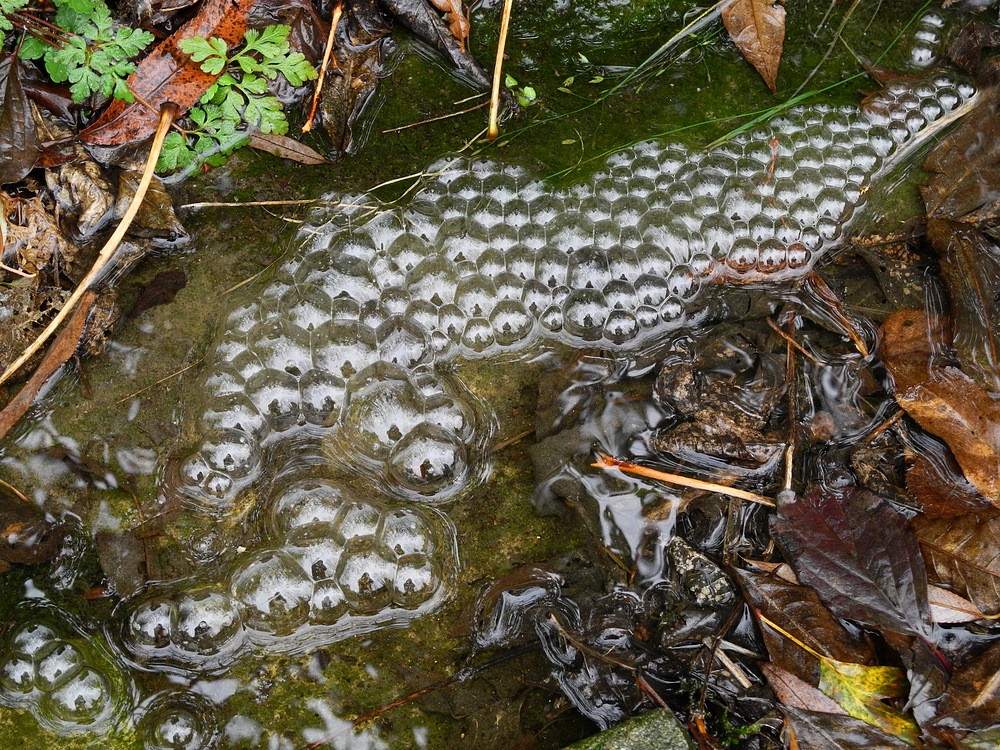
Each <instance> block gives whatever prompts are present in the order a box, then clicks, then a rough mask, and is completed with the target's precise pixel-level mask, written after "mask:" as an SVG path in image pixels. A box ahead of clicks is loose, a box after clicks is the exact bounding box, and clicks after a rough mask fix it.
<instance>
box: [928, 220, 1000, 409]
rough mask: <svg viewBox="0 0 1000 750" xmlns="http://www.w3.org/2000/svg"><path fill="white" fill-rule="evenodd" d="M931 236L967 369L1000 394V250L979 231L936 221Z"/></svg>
mask: <svg viewBox="0 0 1000 750" xmlns="http://www.w3.org/2000/svg"><path fill="white" fill-rule="evenodd" d="M927 236H928V237H929V238H930V240H931V243H932V244H933V245H934V247H935V249H936V250H937V251H938V253H939V255H940V257H941V275H942V276H943V277H944V281H945V284H946V285H947V287H948V299H949V300H950V301H951V316H952V319H953V326H954V329H955V334H954V345H955V349H956V350H957V351H958V357H959V360H960V361H961V363H962V369H963V370H964V371H965V372H966V373H968V374H969V375H970V376H972V377H973V378H975V379H976V381H977V382H978V383H979V385H981V386H982V387H984V388H986V389H987V390H989V391H993V392H1000V245H998V244H997V242H996V241H995V240H993V239H991V238H990V237H988V236H987V235H986V234H985V233H984V232H982V231H980V230H979V229H977V228H975V227H972V226H969V225H968V224H963V223H960V222H953V221H944V220H941V219H930V220H929V221H928V222H927Z"/></svg>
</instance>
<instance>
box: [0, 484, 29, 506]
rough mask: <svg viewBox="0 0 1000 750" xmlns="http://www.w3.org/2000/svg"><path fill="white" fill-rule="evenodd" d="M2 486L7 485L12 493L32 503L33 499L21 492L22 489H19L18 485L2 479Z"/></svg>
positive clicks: (19, 498)
mask: <svg viewBox="0 0 1000 750" xmlns="http://www.w3.org/2000/svg"><path fill="white" fill-rule="evenodd" d="M0 487H6V488H7V489H8V490H9V491H10V492H11V493H13V495H14V496H15V497H16V498H17V499H18V500H23V501H24V502H26V503H28V504H29V505H31V501H30V500H29V499H28V498H27V497H26V496H25V494H24V493H23V492H21V490H19V489H18V488H17V487H15V486H14V485H12V484H11V483H10V482H5V481H4V480H2V479H0Z"/></svg>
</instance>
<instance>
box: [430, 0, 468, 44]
mask: <svg viewBox="0 0 1000 750" xmlns="http://www.w3.org/2000/svg"><path fill="white" fill-rule="evenodd" d="M430 3H431V5H433V6H434V7H435V8H437V9H438V10H439V11H441V12H442V13H444V20H445V21H447V23H448V30H449V31H450V32H451V33H452V36H454V37H455V38H456V39H457V40H458V44H459V46H460V47H461V48H462V50H463V51H464V50H465V45H466V43H467V42H468V41H469V31H470V26H469V19H468V18H467V17H466V15H465V8H464V7H462V0H430Z"/></svg>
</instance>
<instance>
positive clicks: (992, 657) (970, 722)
mask: <svg viewBox="0 0 1000 750" xmlns="http://www.w3.org/2000/svg"><path fill="white" fill-rule="evenodd" d="M998 719H1000V643H994V644H993V645H992V646H990V647H989V648H988V649H986V651H984V652H983V653H982V654H980V655H979V656H978V657H977V658H976V659H974V660H973V661H972V662H971V663H969V664H968V665H966V666H965V667H963V668H962V669H959V670H958V671H956V672H955V674H954V675H952V678H951V681H950V682H949V683H948V687H947V689H946V690H945V692H944V695H943V696H942V697H941V702H940V703H939V705H938V715H937V719H936V720H935V724H937V725H938V726H944V727H950V728H955V729H963V730H966V731H968V730H973V729H986V728H988V727H990V726H992V725H994V724H996V723H997V721H998Z"/></svg>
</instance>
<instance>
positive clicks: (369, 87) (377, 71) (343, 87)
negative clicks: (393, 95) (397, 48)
mask: <svg viewBox="0 0 1000 750" xmlns="http://www.w3.org/2000/svg"><path fill="white" fill-rule="evenodd" d="M390 30H391V29H390V27H389V25H388V24H387V23H386V21H385V19H384V17H383V16H382V13H381V12H380V11H379V10H378V8H377V7H376V4H375V2H374V0H356V2H352V3H349V4H348V5H347V7H346V8H345V12H344V15H343V16H342V17H341V19H340V23H339V24H338V25H337V34H336V43H335V45H334V50H333V60H334V62H335V63H336V69H335V70H333V71H332V72H331V73H330V74H329V75H328V76H327V79H326V82H325V85H324V87H323V93H322V95H321V96H320V100H319V113H320V125H321V126H322V128H323V132H324V133H326V136H327V138H328V141H329V144H330V156H331V157H333V158H338V157H340V156H343V155H345V154H349V153H351V152H352V151H353V150H355V149H357V148H358V147H359V146H360V145H362V139H361V138H357V139H356V138H355V124H356V123H357V120H358V118H359V117H361V115H362V113H363V112H364V111H365V108H366V106H367V105H368V104H369V102H370V101H371V99H372V97H373V96H374V95H375V92H376V91H377V90H378V85H379V81H381V79H382V78H384V77H385V76H386V75H388V72H389V71H388V65H387V64H386V59H385V58H386V56H387V54H388V52H389V50H390V49H391V46H390V45H391V40H390V38H389V32H390Z"/></svg>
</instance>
